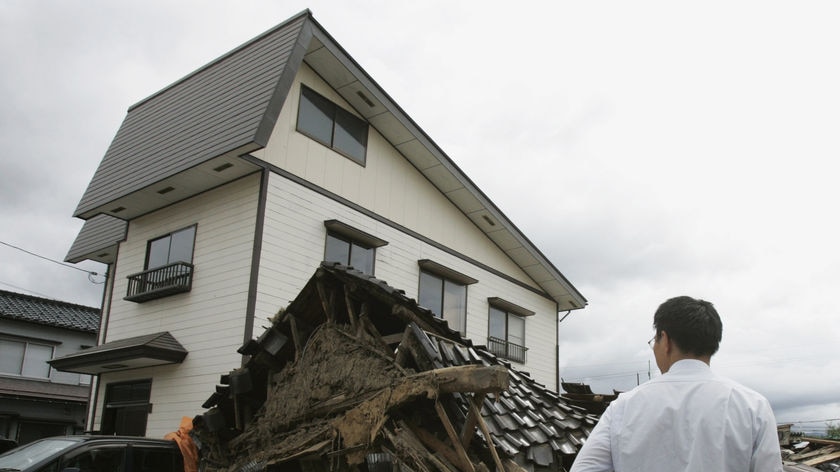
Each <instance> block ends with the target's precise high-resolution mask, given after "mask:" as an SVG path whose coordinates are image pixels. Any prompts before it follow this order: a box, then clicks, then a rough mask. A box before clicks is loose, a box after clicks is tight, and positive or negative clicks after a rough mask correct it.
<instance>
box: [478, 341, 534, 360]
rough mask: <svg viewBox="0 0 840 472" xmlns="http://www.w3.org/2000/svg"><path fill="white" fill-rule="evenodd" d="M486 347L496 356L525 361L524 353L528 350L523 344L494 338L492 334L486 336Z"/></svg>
mask: <svg viewBox="0 0 840 472" xmlns="http://www.w3.org/2000/svg"><path fill="white" fill-rule="evenodd" d="M487 348H488V349H489V350H490V352H492V353H493V354H495V355H496V356H497V357H501V358H503V359H510V360H512V361H516V362H525V354H526V353H527V352H528V348H527V347H525V346H520V345H519V344H514V343H511V342H508V341H505V340H504V339H500V338H494V337H493V336H490V337H488V338H487Z"/></svg>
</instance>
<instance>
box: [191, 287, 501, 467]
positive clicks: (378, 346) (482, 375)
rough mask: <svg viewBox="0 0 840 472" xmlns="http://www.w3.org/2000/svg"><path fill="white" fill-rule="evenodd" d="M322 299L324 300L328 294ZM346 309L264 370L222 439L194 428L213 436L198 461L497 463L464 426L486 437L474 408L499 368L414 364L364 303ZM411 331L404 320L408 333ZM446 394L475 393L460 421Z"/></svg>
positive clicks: (490, 389)
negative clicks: (253, 405)
mask: <svg viewBox="0 0 840 472" xmlns="http://www.w3.org/2000/svg"><path fill="white" fill-rule="evenodd" d="M322 301H324V302H325V303H324V308H325V309H329V308H331V301H330V298H329V297H322ZM290 316H291V315H290ZM352 319H353V321H354V322H353V323H352V324H353V325H355V326H350V325H336V324H333V323H326V324H324V325H321V326H320V327H318V328H317V329H316V330H315V331H314V332H313V333H312V334H311V335H310V337H309V339H308V340H307V341H306V343H305V345H303V346H301V350H300V352H298V353H296V354H297V355H295V362H293V363H291V364H289V365H287V366H286V368H284V369H283V370H282V371H280V372H279V373H275V374H273V375H271V376H269V377H268V378H269V385H267V386H265V388H266V389H267V395H266V401H265V403H264V404H263V405H262V407H261V408H260V409H259V411H258V412H256V414H255V415H254V416H253V418H252V420H251V422H250V423H249V424H248V425H246V426H245V427H244V428H243V429H242V431H241V432H239V433H238V434H237V435H235V436H234V437H232V438H229V439H228V438H224V437H222V436H223V435H219V434H216V435H210V434H208V433H207V432H202V433H201V434H202V437H201V439H202V440H203V441H206V442H210V443H213V445H214V447H212V448H209V450H210V451H218V453H216V454H211V455H210V457H208V459H207V461H206V465H207V467H206V468H205V470H207V471H208V472H212V471H231V472H233V471H236V470H240V469H242V468H243V467H245V466H249V467H256V468H249V470H283V469H285V465H290V464H291V462H293V461H301V460H304V459H306V460H307V461H309V463H312V462H313V461H314V462H315V463H319V464H322V465H323V468H322V469H320V470H351V469H352V468H353V467H354V466H357V465H360V464H363V463H364V462H365V460H366V458H367V457H369V455H370V454H374V453H383V452H387V453H390V457H391V460H392V461H393V463H399V464H403V465H404V466H405V467H407V469H409V470H430V471H435V470H445V471H450V470H451V471H458V470H463V471H475V470H489V468H488V467H487V466H486V465H485V462H487V463H488V464H491V466H492V468H493V469H496V470H504V469H505V467H504V466H502V462H501V461H500V459H499V456H498V454H497V453H496V451H495V449H494V447H493V445H492V443H489V444H488V443H487V442H483V443H481V442H479V441H478V439H477V438H475V433H474V431H467V430H466V429H472V430H474V429H475V428H476V427H478V428H479V429H480V431H481V432H482V437H483V438H488V437H489V433H488V431H487V429H486V426H484V425H483V422H482V418H481V415H480V414H479V413H478V408H479V405H481V401H482V399H483V396H484V395H485V394H487V393H498V392H501V391H503V390H505V389H507V388H508V382H509V379H508V376H509V373H508V370H507V369H505V368H503V367H501V366H492V367H484V366H480V365H464V366H458V367H448V368H441V369H433V370H426V371H421V372H413V371H411V370H407V369H406V368H404V367H401V366H400V365H398V363H397V362H396V361H395V354H394V352H388V351H387V350H386V349H385V348H384V347H383V346H386V345H385V343H384V341H382V339H381V338H378V337H377V336H376V334H377V333H371V330H370V327H369V326H365V321H364V320H365V315H364V313H363V312H362V313H359V314H356V313H353V314H352ZM292 320H293V319H292ZM292 322H294V321H292ZM410 334H411V330H406V338H408V337H411V336H410ZM295 337H296V336H295ZM404 341H405V339H404ZM294 342H295V344H297V341H294ZM412 342H416V340H415V341H412ZM407 344H408V343H407ZM406 350H407V349H404V350H403V351H406ZM398 352H399V350H398ZM403 355H405V352H403ZM452 394H460V395H468V396H469V395H477V398H475V400H474V402H471V404H472V408H470V411H469V412H468V419H467V425H468V426H465V430H463V431H457V430H456V428H455V426H454V424H455V423H456V422H455V421H453V419H452V418H451V417H450V416H451V415H452V414H453V413H454V412H455V410H454V409H453V407H452V405H453V404H454V402H453V401H452V397H451V395H452ZM446 405H449V407H448V408H447V406H446ZM459 424H460V423H459ZM476 444H481V447H479V448H476ZM477 449H480V450H477ZM284 464H285V465H284ZM297 466H300V464H298V465H297ZM315 470H318V469H315Z"/></svg>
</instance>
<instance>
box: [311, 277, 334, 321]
mask: <svg viewBox="0 0 840 472" xmlns="http://www.w3.org/2000/svg"><path fill="white" fill-rule="evenodd" d="M315 287H316V288H317V289H318V298H320V299H321V308H323V310H324V316H326V318H327V321H329V322H330V323H335V313H333V310H332V305H330V301H329V300H328V299H327V289H326V288H324V283H323V282H322V281H321V279H318V280H316V281H315Z"/></svg>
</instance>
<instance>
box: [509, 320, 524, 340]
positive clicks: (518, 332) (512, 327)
mask: <svg viewBox="0 0 840 472" xmlns="http://www.w3.org/2000/svg"><path fill="white" fill-rule="evenodd" d="M508 342H511V343H513V344H518V345H520V346H524V345H525V318H522V317H519V316H515V315H508Z"/></svg>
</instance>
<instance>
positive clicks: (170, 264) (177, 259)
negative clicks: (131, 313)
mask: <svg viewBox="0 0 840 472" xmlns="http://www.w3.org/2000/svg"><path fill="white" fill-rule="evenodd" d="M196 227H197V225H192V226H188V227H186V228H183V229H180V230H178V231H173V232H171V233H169V234H166V235H164V236H160V237H158V238H155V239H152V240H150V241H149V242H148V244H147V245H146V262H145V264H144V266H143V268H144V270H143V272H139V273H136V274H131V275H129V276H128V287H127V288H126V296H125V297H124V299H125V300H128V301H131V302H135V303H143V302H146V301H149V300H154V299H156V298H162V297H167V296H170V295H175V294H178V293H185V292H189V291H190V290H192V279H193V269H194V268H193V264H192V260H193V250H194V248H195V233H196Z"/></svg>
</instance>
